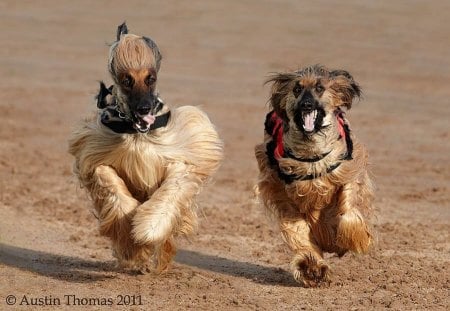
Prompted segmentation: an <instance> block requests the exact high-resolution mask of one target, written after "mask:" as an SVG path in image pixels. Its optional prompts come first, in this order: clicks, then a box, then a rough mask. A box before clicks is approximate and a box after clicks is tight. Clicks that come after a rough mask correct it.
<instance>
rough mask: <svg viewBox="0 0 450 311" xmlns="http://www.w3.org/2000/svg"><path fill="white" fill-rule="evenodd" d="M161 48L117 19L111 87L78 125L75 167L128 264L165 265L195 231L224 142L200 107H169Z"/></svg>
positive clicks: (150, 268)
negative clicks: (161, 83)
mask: <svg viewBox="0 0 450 311" xmlns="http://www.w3.org/2000/svg"><path fill="white" fill-rule="evenodd" d="M160 63H161V54H160V51H159V49H158V47H157V45H156V44H155V43H154V41H153V40H151V39H150V38H147V37H143V36H136V35H133V34H128V29H127V27H126V25H125V23H124V24H122V25H120V26H119V27H118V31H117V41H116V42H114V43H113V44H112V46H111V48H110V53H109V66H108V67H109V72H110V74H111V77H112V79H113V81H114V84H113V85H112V86H111V87H110V88H106V87H105V85H104V84H103V83H101V88H100V92H99V95H98V97H97V105H98V107H99V108H100V109H99V111H98V112H97V113H96V114H95V115H92V116H90V117H88V118H86V119H85V120H83V121H82V122H81V123H80V124H79V126H78V127H77V128H76V129H75V130H74V132H73V134H72V136H71V138H70V140H69V152H70V154H72V155H73V156H74V157H75V163H74V173H75V174H76V176H77V177H78V179H79V180H80V182H81V185H82V186H83V187H84V188H86V189H87V191H88V193H89V195H90V197H91V198H92V200H93V204H94V212H95V215H96V217H97V218H98V222H99V228H100V233H101V234H102V235H104V236H107V237H109V238H110V239H111V241H112V245H113V251H114V255H115V256H116V257H117V259H118V260H119V262H120V264H121V265H122V266H124V267H126V268H131V269H135V270H138V271H142V272H146V271H147V272H148V271H157V272H161V271H164V270H165V269H166V268H167V267H168V265H169V263H170V262H171V260H172V258H173V256H174V255H175V252H176V248H175V243H174V238H175V237H176V236H178V235H186V234H189V233H191V232H193V231H194V229H195V227H196V224H197V216H196V202H195V198H196V196H197V194H198V193H199V192H200V190H201V188H202V185H203V184H204V183H205V182H206V181H207V180H208V179H209V178H210V177H211V176H212V175H213V173H214V172H215V171H216V170H217V169H218V167H219V164H220V163H221V160H222V154H223V153H222V142H221V140H220V139H219V137H218V134H217V132H216V130H215V128H214V126H213V125H212V124H211V122H210V120H209V119H208V117H207V115H206V114H205V113H204V112H202V111H201V110H200V109H199V108H196V107H192V106H184V107H180V108H177V109H170V108H169V107H168V106H167V105H166V104H165V103H164V102H163V101H162V100H161V98H160V97H159V96H158V93H157V90H156V83H157V75H158V71H159V68H160Z"/></svg>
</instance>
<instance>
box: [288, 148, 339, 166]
mask: <svg viewBox="0 0 450 311" xmlns="http://www.w3.org/2000/svg"><path fill="white" fill-rule="evenodd" d="M330 153H331V150H330V151H328V152H325V153H322V154H321V155H318V156H317V157H314V158H299V157H296V156H295V155H294V154H293V153H292V151H291V150H290V149H284V155H285V156H287V157H289V158H291V159H294V160H297V161H299V162H310V163H311V162H317V161H320V160H322V159H323V158H325V157H326V156H327V155H329V154H330Z"/></svg>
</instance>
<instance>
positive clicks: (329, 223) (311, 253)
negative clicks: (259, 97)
mask: <svg viewBox="0 0 450 311" xmlns="http://www.w3.org/2000/svg"><path fill="white" fill-rule="evenodd" d="M335 74H336V77H334V76H333V72H329V71H328V70H326V69H325V68H323V67H317V66H315V67H308V68H307V69H306V70H303V71H299V72H294V73H287V74H279V75H278V76H275V77H274V78H273V79H271V80H270V81H271V82H274V84H273V88H272V97H271V105H272V108H273V109H274V110H275V111H276V112H277V114H278V115H280V116H282V118H283V122H284V123H285V127H288V128H289V129H288V130H284V131H283V142H284V144H285V147H286V146H287V148H289V149H290V150H292V151H293V152H294V153H295V154H296V156H297V157H303V158H312V157H314V156H317V155H320V154H323V153H325V152H328V151H331V152H330V153H329V154H328V155H327V156H326V157H324V158H323V159H322V160H320V161H316V162H301V161H298V160H296V159H293V158H289V157H285V158H280V159H278V163H277V164H276V165H272V164H271V163H270V161H269V158H268V155H267V144H268V143H270V142H271V141H272V136H271V135H270V133H267V132H265V135H264V142H263V143H262V144H259V145H257V146H256V147H255V156H256V159H257V162H258V167H259V171H260V174H259V180H258V184H257V186H256V188H255V190H256V192H257V194H258V195H259V197H260V199H261V201H262V203H263V204H264V206H265V207H266V209H267V210H268V211H269V212H270V214H271V215H272V217H273V218H274V219H275V220H276V221H277V223H278V225H279V228H280V231H281V235H282V238H283V240H284V241H285V243H286V244H287V245H288V247H289V248H290V249H291V250H292V251H293V252H294V257H293V260H292V262H291V270H292V273H293V276H294V278H295V280H297V281H298V282H299V283H301V284H302V285H304V286H306V287H311V286H318V285H320V284H324V283H325V284H326V283H328V282H329V276H330V273H329V267H328V265H327V263H326V262H325V261H324V259H323V252H330V253H337V254H338V255H339V256H342V255H344V254H345V252H347V251H349V250H350V251H353V252H357V253H364V252H367V251H368V249H369V246H370V245H371V243H372V234H371V232H370V230H369V226H368V224H367V223H366V220H365V219H364V217H367V216H368V215H369V214H370V210H371V204H372V199H373V185H372V182H371V180H370V178H369V174H368V170H367V166H368V154H367V151H366V150H365V148H364V147H363V146H362V145H361V144H359V143H358V142H356V141H355V137H354V136H353V135H351V138H352V140H353V158H352V159H350V160H342V154H344V153H345V152H346V149H347V146H346V142H345V140H344V139H339V130H338V121H337V120H336V118H335V117H334V113H333V112H334V111H335V109H339V108H340V107H341V106H346V107H348V108H349V107H350V106H351V99H352V98H353V97H354V96H355V95H356V94H354V95H352V94H348V92H351V91H355V90H356V91H355V92H356V93H359V88H358V87H357V86H356V89H354V90H352V89H351V88H352V85H351V84H352V83H353V84H355V85H356V83H355V82H354V81H353V78H351V76H350V75H349V74H348V73H346V72H342V71H339V72H337V73H335ZM347 75H348V76H347ZM317 81H320V83H322V84H324V85H325V91H324V92H323V93H322V94H320V95H319V96H318V95H314V96H315V98H316V100H318V101H319V102H320V103H321V105H323V106H324V109H325V111H326V113H327V114H326V116H325V117H324V121H323V122H324V124H326V125H327V126H326V127H324V128H323V130H322V131H321V133H318V134H314V135H312V136H310V137H306V136H305V135H304V134H302V132H301V130H300V129H299V128H298V126H297V125H296V124H295V123H294V122H293V121H292V119H293V118H294V116H293V110H294V109H297V108H296V107H297V106H296V105H298V103H297V101H296V99H295V98H294V97H293V96H292V89H293V87H294V86H295V85H296V83H301V84H302V85H303V86H304V87H308V84H310V85H311V88H313V87H314V85H316V83H317ZM311 92H312V94H315V93H314V91H311ZM349 100H350V102H349ZM344 121H345V123H346V124H347V125H348V121H347V120H346V119H344ZM337 162H340V163H341V164H340V166H339V167H338V168H337V169H335V170H333V171H332V172H329V173H327V172H326V170H327V168H328V167H330V166H331V165H332V164H334V163H337ZM276 166H278V167H276ZM279 172H281V173H284V174H294V175H300V176H303V175H309V174H312V175H314V176H316V178H313V179H311V180H297V181H294V182H292V183H287V182H285V181H284V180H282V179H281V178H280V176H279Z"/></svg>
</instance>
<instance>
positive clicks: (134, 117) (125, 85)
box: [108, 24, 162, 132]
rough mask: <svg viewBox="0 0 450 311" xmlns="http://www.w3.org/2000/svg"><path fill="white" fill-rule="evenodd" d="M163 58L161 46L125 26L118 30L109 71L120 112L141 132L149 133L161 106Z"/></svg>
mask: <svg viewBox="0 0 450 311" xmlns="http://www.w3.org/2000/svg"><path fill="white" fill-rule="evenodd" d="M161 58H162V57H161V53H160V51H159V49H158V46H157V45H156V44H155V43H154V42H153V41H152V40H151V39H149V38H147V37H141V36H136V35H133V34H128V29H127V27H126V25H125V24H122V25H120V26H119V27H118V31H117V41H116V42H115V43H114V44H113V45H112V46H111V49H110V58H109V66H108V68H109V72H110V74H111V76H112V78H113V80H114V82H115V88H114V89H115V92H116V94H114V95H115V96H116V98H117V104H118V105H119V109H120V110H121V111H122V112H123V113H124V114H126V115H127V116H128V117H129V118H130V119H131V121H132V122H133V123H134V126H135V128H136V129H137V130H139V131H141V132H146V131H148V129H149V128H150V125H151V124H153V122H154V120H155V116H154V115H155V113H156V112H157V109H158V106H159V103H160V102H159V101H158V100H157V91H156V82H157V78H158V71H159V68H160V64H161Z"/></svg>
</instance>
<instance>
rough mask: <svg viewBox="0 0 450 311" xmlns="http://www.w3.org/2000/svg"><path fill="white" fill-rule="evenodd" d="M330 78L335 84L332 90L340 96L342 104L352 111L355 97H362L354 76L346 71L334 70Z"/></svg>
mask: <svg viewBox="0 0 450 311" xmlns="http://www.w3.org/2000/svg"><path fill="white" fill-rule="evenodd" d="M330 78H331V79H332V80H334V82H335V83H333V85H332V86H331V88H332V89H333V90H334V91H336V93H337V94H340V96H341V101H342V104H343V105H344V106H345V107H346V108H347V109H350V108H351V107H352V102H353V99H354V98H355V97H361V88H360V86H359V85H358V83H356V81H355V80H354V79H353V76H352V75H351V74H350V73H349V72H348V71H345V70H333V71H331V72H330Z"/></svg>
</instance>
